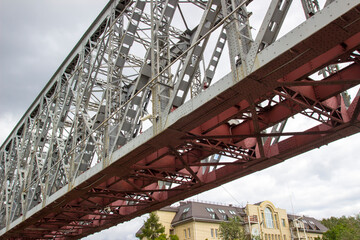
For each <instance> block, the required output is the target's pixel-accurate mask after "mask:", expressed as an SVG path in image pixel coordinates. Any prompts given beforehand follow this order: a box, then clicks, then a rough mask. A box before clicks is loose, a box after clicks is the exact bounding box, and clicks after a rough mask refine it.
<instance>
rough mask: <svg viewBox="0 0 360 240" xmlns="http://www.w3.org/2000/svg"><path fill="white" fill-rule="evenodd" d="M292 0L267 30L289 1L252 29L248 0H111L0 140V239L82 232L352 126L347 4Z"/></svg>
mask: <svg viewBox="0 0 360 240" xmlns="http://www.w3.org/2000/svg"><path fill="white" fill-rule="evenodd" d="M255 1H257V0H254V2H255ZM294 1H301V2H302V5H303V9H304V13H305V15H306V18H307V20H306V21H305V22H303V23H302V24H300V25H299V26H298V27H296V28H295V29H293V30H291V31H290V32H289V33H287V34H286V35H284V36H283V37H281V38H280V39H277V37H278V34H279V31H280V29H281V26H282V25H283V23H284V19H285V17H286V14H287V12H288V9H289V7H290V4H291V2H292V1H291V0H269V1H268V2H270V5H269V8H268V10H267V12H266V14H265V17H264V18H263V21H262V24H261V27H260V29H259V30H258V32H257V34H256V36H255V37H253V36H252V35H253V34H254V33H253V32H254V31H252V29H251V25H250V23H249V18H250V15H251V14H250V13H249V12H248V11H247V8H248V7H249V5H250V4H252V3H251V1H250V0H210V1H203V0H188V1H185V0H162V1H160V0H147V1H144V0H137V1H136V0H111V1H110V2H109V3H108V4H107V6H106V7H105V8H104V10H103V11H102V12H101V13H100V15H99V16H98V17H97V18H96V20H95V21H94V23H93V24H92V25H91V26H90V28H89V29H88V30H87V32H86V33H85V34H84V35H83V37H82V38H81V39H80V41H79V42H78V44H77V45H76V46H75V47H74V49H73V50H72V51H71V53H70V54H69V55H68V57H67V58H66V59H65V60H64V62H63V63H62V64H61V66H60V67H59V68H58V70H57V71H56V72H55V74H54V75H53V77H52V78H51V79H50V81H49V82H48V84H47V85H46V86H45V88H44V89H43V90H42V92H41V93H40V94H39V95H38V97H37V98H36V99H35V101H34V102H33V104H32V105H31V106H30V108H29V109H28V111H27V112H26V113H25V114H24V115H23V117H22V118H21V120H20V121H19V123H18V124H17V125H16V127H15V128H14V130H13V131H12V132H11V134H10V135H9V137H8V138H7V139H6V140H5V142H4V143H3V144H2V146H1V148H0V183H1V185H0V238H6V239H20V238H26V239H32V238H34V239H73V238H81V237H83V236H86V235H89V234H91V233H94V232H97V231H100V230H102V229H106V228H108V227H110V226H113V225H116V224H118V223H121V222H124V221H128V220H130V219H132V218H134V217H136V216H140V215H142V214H144V213H148V212H150V211H153V210H155V209H159V208H161V207H164V206H166V205H169V204H171V203H174V202H176V201H178V200H181V199H184V198H187V197H189V196H192V195H194V194H197V193H200V192H203V191H206V190H208V189H211V188H214V187H216V186H218V185H220V184H223V183H226V182H229V181H231V180H234V179H237V178H240V177H242V176H245V175H248V174H251V173H253V172H255V171H259V170H262V169H264V168H267V167H270V166H272V165H274V164H277V163H280V162H282V161H284V160H286V159H288V158H291V157H293V156H296V155H298V154H301V153H303V152H306V151H309V150H311V149H314V148H318V147H320V146H322V145H324V144H328V143H330V142H332V141H335V140H337V139H341V138H344V137H347V136H349V135H352V134H355V133H357V132H359V127H360V117H359V111H360V103H359V95H360V93H358V90H359V83H360V53H359V49H360V3H359V1H358V0H341V1H340V0H338V1H336V0H332V1H329V0H328V1H327V2H326V4H325V6H324V7H323V8H322V9H320V6H319V3H318V2H317V1H316V0H294ZM189 11H191V12H192V13H193V18H191V19H187V18H186V17H185V14H184V13H187V12H189ZM285 21H286V19H285ZM299 116H302V117H303V118H306V119H308V120H309V124H305V125H306V126H295V127H292V128H291V124H290V123H289V121H287V120H288V119H292V120H293V122H294V121H295V123H296V119H297V118H298V117H299ZM287 122H288V123H287Z"/></svg>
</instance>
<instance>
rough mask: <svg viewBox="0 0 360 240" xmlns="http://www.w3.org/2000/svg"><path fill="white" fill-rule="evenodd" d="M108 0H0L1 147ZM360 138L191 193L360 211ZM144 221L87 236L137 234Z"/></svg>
mask: <svg viewBox="0 0 360 240" xmlns="http://www.w3.org/2000/svg"><path fill="white" fill-rule="evenodd" d="M260 2H261V4H259V3H260ZM264 2H265V1H264V0H262V1H256V0H255V1H253V3H252V7H251V8H250V10H251V11H253V12H254V19H252V20H253V22H252V25H253V27H254V28H255V29H258V28H259V25H260V23H261V13H262V12H264V11H265V10H266V7H264ZM266 2H270V1H269V0H267V1H266ZM106 3H107V0H76V1H71V0H61V1H60V0H32V1H28V0H0V145H1V144H2V143H3V142H4V140H5V139H6V137H7V136H8V134H9V133H10V132H11V130H12V129H13V127H14V126H15V124H16V123H17V122H18V121H19V119H20V117H21V116H22V115H23V114H24V113H25V111H26V109H27V108H28V107H29V106H30V104H31V103H32V102H33V101H34V99H35V97H36V96H37V95H38V94H39V92H40V91H41V89H42V88H43V87H44V86H45V84H46V83H47V82H48V80H49V79H50V77H51V76H52V75H53V73H54V72H55V71H56V69H57V68H58V67H59V65H60V64H61V62H62V61H63V60H64V58H65V57H66V56H67V55H68V54H69V52H70V50H71V49H72V48H73V46H74V45H75V44H76V43H77V41H78V40H79V39H80V37H81V36H82V35H83V33H84V32H85V30H86V29H87V27H88V26H89V25H90V24H91V22H92V21H93V20H94V19H95V17H96V16H97V15H98V14H99V13H100V11H101V10H102V8H103V7H104V6H105V5H106ZM321 3H323V1H322V2H321ZM265 5H266V4H265ZM258 12H259V15H260V17H258V18H256V16H257V13H258ZM289 16H291V18H290V19H287V20H286V25H285V27H284V29H285V30H283V31H282V34H284V33H285V32H287V31H288V30H290V29H291V28H293V27H294V26H296V24H299V23H300V22H301V21H303V20H304V17H303V14H302V12H301V6H300V0H294V6H293V7H292V8H291V12H290V14H289ZM359 143H360V135H359V134H357V135H355V136H352V137H348V138H346V139H342V140H340V141H337V142H334V143H332V144H329V145H328V146H324V147H321V148H320V149H316V150H313V151H311V152H308V153H305V154H302V155H300V156H297V157H295V158H292V159H290V160H287V161H286V162H284V163H281V164H279V165H276V166H273V167H271V168H269V169H266V170H263V171H261V172H257V173H254V174H252V175H250V176H247V177H244V178H241V179H239V180H236V181H233V182H231V183H228V184H226V185H224V186H221V187H219V188H217V189H214V190H211V191H208V192H206V193H203V194H199V195H197V196H194V197H193V198H192V199H196V200H207V201H212V202H218V203H233V204H238V205H246V203H256V202H259V201H263V200H270V201H272V202H273V203H274V204H275V206H278V207H280V208H284V209H286V210H287V211H288V213H295V214H304V215H308V216H313V217H316V218H319V219H321V218H324V217H330V216H341V215H353V214H355V213H359V210H360V174H359V169H360V161H359V154H357V150H358V147H359V145H360V144H359ZM144 219H145V217H144V216H143V217H140V218H137V219H135V220H132V221H131V222H128V223H124V224H120V225H118V226H116V227H113V228H111V229H108V230H105V231H102V232H100V233H98V234H95V235H92V236H89V237H88V238H87V239H135V237H134V234H135V232H136V231H137V230H138V228H140V226H141V225H142V222H143V220H144ZM120 236H121V238H120Z"/></svg>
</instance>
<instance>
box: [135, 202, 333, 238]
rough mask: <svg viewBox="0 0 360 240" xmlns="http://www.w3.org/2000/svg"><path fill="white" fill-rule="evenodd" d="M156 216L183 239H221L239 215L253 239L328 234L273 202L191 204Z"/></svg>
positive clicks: (325, 229)
mask: <svg viewBox="0 0 360 240" xmlns="http://www.w3.org/2000/svg"><path fill="white" fill-rule="evenodd" d="M155 213H156V214H157V215H158V216H159V220H160V223H161V224H162V225H164V226H165V233H166V234H168V235H170V234H176V235H177V236H178V237H179V239H180V240H221V237H220V231H219V228H220V223H221V222H223V221H228V220H229V219H231V218H234V217H235V216H237V217H239V218H240V219H242V221H243V225H244V228H245V230H246V231H247V232H248V233H249V234H250V235H251V237H252V239H262V240H317V239H322V234H323V233H324V232H326V231H327V228H326V227H325V226H324V225H322V224H321V223H320V222H319V221H318V220H316V219H315V218H311V217H305V216H296V215H290V214H287V212H286V210H285V209H281V208H277V207H275V206H274V204H273V203H272V202H270V201H263V202H260V203H256V204H247V205H246V206H245V207H238V206H233V205H220V204H211V203H205V202H196V201H187V202H181V203H180V205H179V206H177V207H165V208H162V209H160V210H158V211H156V212H155ZM139 231H141V229H140V230H139Z"/></svg>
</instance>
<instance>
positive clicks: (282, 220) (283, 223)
mask: <svg viewBox="0 0 360 240" xmlns="http://www.w3.org/2000/svg"><path fill="white" fill-rule="evenodd" d="M281 223H282V225H283V227H285V226H286V224H285V219H283V218H282V219H281Z"/></svg>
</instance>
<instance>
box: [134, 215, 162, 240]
mask: <svg viewBox="0 0 360 240" xmlns="http://www.w3.org/2000/svg"><path fill="white" fill-rule="evenodd" d="M136 237H137V238H139V239H143V238H147V239H148V240H162V239H165V240H166V235H165V227H164V226H163V225H162V224H161V223H159V217H158V216H157V215H156V214H155V213H154V212H152V213H150V216H149V218H148V219H147V220H146V221H145V222H144V227H143V229H142V230H141V233H139V234H136ZM164 237H165V238H164Z"/></svg>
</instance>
